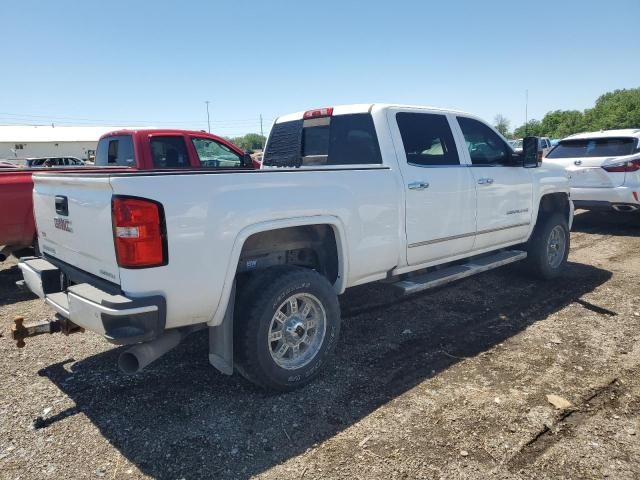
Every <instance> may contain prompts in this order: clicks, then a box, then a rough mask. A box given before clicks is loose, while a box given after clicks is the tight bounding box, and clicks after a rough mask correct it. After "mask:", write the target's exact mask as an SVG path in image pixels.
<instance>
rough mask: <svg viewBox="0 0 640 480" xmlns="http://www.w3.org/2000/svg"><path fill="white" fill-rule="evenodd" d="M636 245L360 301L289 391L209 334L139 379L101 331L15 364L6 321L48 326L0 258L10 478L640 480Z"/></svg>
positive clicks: (630, 235) (625, 227)
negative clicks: (547, 273) (322, 359)
mask: <svg viewBox="0 0 640 480" xmlns="http://www.w3.org/2000/svg"><path fill="white" fill-rule="evenodd" d="M639 235H640V217H639V216H626V215H601V214H600V215H599V214H594V213H580V214H579V215H577V217H576V221H575V225H574V232H573V233H572V242H573V245H572V250H571V255H570V264H569V268H568V271H567V275H566V276H565V277H564V278H562V279H560V280H557V281H553V282H548V283H539V282H535V281H532V280H531V279H529V278H528V277H527V276H525V275H523V274H522V273H521V272H520V267H519V266H518V265H513V266H509V267H505V268H503V269H500V270H496V271H493V272H489V273H485V274H482V275H480V276H477V277H473V278H470V279H467V280H464V281H461V282H459V283H456V284H454V285H451V286H448V287H445V288H441V289H438V290H433V291H430V292H427V293H424V294H422V295H418V296H414V297H411V298H409V299H403V300H399V299H395V298H393V297H392V296H391V295H390V291H389V289H388V288H386V287H385V286H383V285H374V286H366V287H360V288H358V289H354V290H353V291H350V292H348V294H347V295H345V296H344V297H343V298H342V300H341V303H342V307H343V314H344V317H345V318H344V328H343V332H342V338H341V341H340V343H339V345H338V349H337V353H336V355H335V359H334V361H333V363H332V365H331V366H330V367H329V368H328V369H327V370H326V371H325V373H324V374H323V375H322V376H321V377H320V378H319V379H318V380H317V381H316V382H314V383H313V384H311V385H309V386H307V387H305V388H303V389H301V390H299V391H296V392H293V393H288V394H281V395H274V394H269V393H266V392H263V391H260V390H258V389H256V388H254V387H252V386H251V385H249V384H247V383H246V382H245V381H244V380H243V379H242V378H241V377H239V376H233V377H225V376H223V375H221V374H218V373H217V372H216V371H215V370H214V369H213V367H210V366H209V365H208V363H207V339H206V335H199V336H198V335H194V336H192V337H190V338H188V339H187V340H186V341H185V342H184V343H183V344H181V345H180V346H179V347H178V348H177V349H176V350H174V351H173V352H171V353H169V354H168V355H166V356H165V357H163V358H162V359H160V360H159V361H158V362H156V363H154V364H153V365H152V366H150V367H149V368H148V369H147V370H146V371H144V372H143V373H141V374H139V375H136V376H131V377H125V376H122V375H120V374H119V373H118V372H117V370H116V366H115V362H116V358H117V356H118V354H119V352H120V351H121V348H114V347H113V346H111V345H109V344H107V343H106V342H104V341H103V340H102V339H101V338H100V337H98V336H97V335H94V334H91V333H87V334H79V335H72V336H70V337H64V336H61V335H51V336H49V335H47V336H40V337H36V338H33V339H27V347H26V348H24V349H20V350H18V349H16V348H15V346H14V344H13V342H12V341H11V340H10V338H9V337H10V334H9V327H10V324H11V321H12V318H13V317H14V316H16V315H22V316H24V317H25V319H26V320H35V319H39V318H46V317H47V316H49V315H51V312H50V311H49V309H48V307H46V306H45V305H43V303H42V302H41V301H39V300H34V299H33V297H32V296H30V295H28V294H26V293H21V292H19V291H18V290H17V289H16V288H15V287H14V286H13V283H14V282H15V280H17V279H19V274H18V270H17V268H16V267H15V262H11V261H9V262H5V263H4V264H2V265H1V266H0V362H2V363H1V366H0V372H1V373H2V377H1V378H2V390H1V391H0V478H3V479H4V478H12V479H14V478H15V479H18V478H21V479H46V478H72V479H83V478H101V477H102V478H110V479H113V478H163V479H164V478H166V479H180V478H185V479H187V478H188V479H191V478H216V479H218V478H249V477H259V478H264V479H276V478H277V479H283V478H291V479H302V478H306V479H311V478H329V479H331V478H363V479H364V478H366V479H370V478H385V479H386V478H411V479H413V478H429V479H430V478H436V479H438V478H447V479H449V478H470V479H485V478H503V479H516V478H518V479H520V478H523V479H541V478H548V479H557V478H575V479H592V478H593V479H596V478H598V479H600V478H606V477H608V478H613V479H638V478H640V305H638V297H637V294H636V292H637V288H638V278H639V277H640V248H639V247H640V239H639V238H638V236H639ZM548 395H556V396H558V397H561V398H560V399H559V400H554V401H555V402H556V403H558V401H561V400H564V401H566V402H569V403H570V405H569V404H567V405H565V406H564V407H562V408H556V407H554V405H553V404H552V403H550V401H549V399H548V398H547V396H548Z"/></svg>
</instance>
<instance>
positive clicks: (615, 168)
mask: <svg viewBox="0 0 640 480" xmlns="http://www.w3.org/2000/svg"><path fill="white" fill-rule="evenodd" d="M602 168H604V169H605V170H606V171H607V172H637V171H638V170H640V158H638V159H636V160H629V161H628V162H620V163H613V164H611V165H604V166H603V167H602Z"/></svg>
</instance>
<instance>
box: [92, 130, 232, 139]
mask: <svg viewBox="0 0 640 480" xmlns="http://www.w3.org/2000/svg"><path fill="white" fill-rule="evenodd" d="M132 133H133V134H139V135H145V134H160V135H163V134H164V135H184V134H191V135H202V136H208V137H214V138H221V137H218V136H217V135H214V134H213V133H208V132H205V131H204V130H184V129H179V128H121V129H119V130H112V131H110V132H107V133H105V134H104V135H102V137H100V138H103V137H109V136H112V135H131V134H132Z"/></svg>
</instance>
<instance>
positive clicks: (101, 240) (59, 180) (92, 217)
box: [33, 174, 120, 283]
mask: <svg viewBox="0 0 640 480" xmlns="http://www.w3.org/2000/svg"><path fill="white" fill-rule="evenodd" d="M33 180H34V190H33V206H34V211H35V217H36V225H37V227H38V240H39V243H40V249H41V251H42V252H43V253H45V254H47V255H50V256H52V257H54V258H56V259H58V260H61V261H63V262H66V263H69V264H71V265H73V266H74V267H76V268H79V269H81V270H83V271H85V272H88V273H91V274H93V275H96V276H98V277H101V278H104V279H106V280H109V281H111V282H115V283H119V282H120V275H119V269H118V263H117V260H116V254H115V247H114V243H113V231H112V222H111V196H112V189H111V185H110V183H109V177H106V176H100V177H98V176H96V177H92V176H89V175H83V176H73V175H69V174H67V175H51V174H41V175H34V176H33Z"/></svg>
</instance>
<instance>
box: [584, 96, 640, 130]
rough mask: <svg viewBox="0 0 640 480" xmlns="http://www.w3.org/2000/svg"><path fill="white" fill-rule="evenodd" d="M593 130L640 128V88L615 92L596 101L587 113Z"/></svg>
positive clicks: (588, 121) (586, 115)
mask: <svg viewBox="0 0 640 480" xmlns="http://www.w3.org/2000/svg"><path fill="white" fill-rule="evenodd" d="M585 117H586V119H587V123H588V125H589V128H590V129H591V130H610V129H614V128H640V88H630V89H623V90H614V91H613V92H608V93H605V94H604V95H601V96H600V97H599V98H598V99H597V100H596V105H595V107H593V108H592V109H590V110H587V111H586V112H585Z"/></svg>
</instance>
